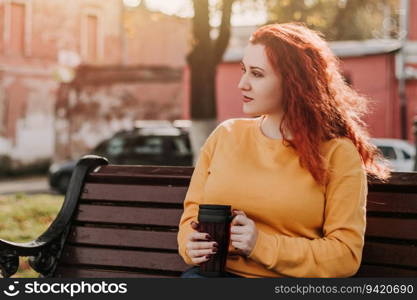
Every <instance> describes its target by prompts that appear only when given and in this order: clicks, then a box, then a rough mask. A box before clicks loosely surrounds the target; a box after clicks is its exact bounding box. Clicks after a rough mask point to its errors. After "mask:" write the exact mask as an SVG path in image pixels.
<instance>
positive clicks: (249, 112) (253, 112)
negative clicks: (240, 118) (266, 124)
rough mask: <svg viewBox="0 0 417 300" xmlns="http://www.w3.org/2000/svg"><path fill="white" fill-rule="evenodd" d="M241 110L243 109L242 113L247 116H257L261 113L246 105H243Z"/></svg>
mask: <svg viewBox="0 0 417 300" xmlns="http://www.w3.org/2000/svg"><path fill="white" fill-rule="evenodd" d="M242 110H243V113H244V114H245V115H246V116H248V117H257V116H260V115H261V114H262V112H260V111H258V110H254V109H248V108H247V107H245V105H244V106H243V109H242Z"/></svg>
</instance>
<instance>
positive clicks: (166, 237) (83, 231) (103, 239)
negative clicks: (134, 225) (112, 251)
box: [68, 226, 178, 251]
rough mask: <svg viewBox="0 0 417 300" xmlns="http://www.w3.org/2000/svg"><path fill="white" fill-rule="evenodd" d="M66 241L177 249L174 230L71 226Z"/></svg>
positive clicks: (99, 244)
mask: <svg viewBox="0 0 417 300" xmlns="http://www.w3.org/2000/svg"><path fill="white" fill-rule="evenodd" d="M68 241H69V242H71V243H82V244H89V245H98V246H116V247H139V248H154V249H155V248H156V249H170V250H175V251H176V250H177V249H178V244H177V233H176V232H158V231H144V230H131V229H114V228H96V227H82V226H77V227H73V228H72V230H71V232H70V235H69V237H68Z"/></svg>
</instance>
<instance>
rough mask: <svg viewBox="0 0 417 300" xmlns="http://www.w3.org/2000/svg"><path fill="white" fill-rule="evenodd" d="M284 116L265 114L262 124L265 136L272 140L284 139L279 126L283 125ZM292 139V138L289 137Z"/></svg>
mask: <svg viewBox="0 0 417 300" xmlns="http://www.w3.org/2000/svg"><path fill="white" fill-rule="evenodd" d="M281 120H282V114H265V115H264V118H263V120H262V122H261V130H262V132H263V134H264V135H265V136H267V137H269V138H271V139H282V135H281V132H280V131H279V125H280V124H281ZM287 138H291V136H287Z"/></svg>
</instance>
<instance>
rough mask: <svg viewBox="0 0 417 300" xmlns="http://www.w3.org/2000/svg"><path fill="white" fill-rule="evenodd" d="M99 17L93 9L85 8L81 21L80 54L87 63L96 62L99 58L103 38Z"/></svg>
mask: <svg viewBox="0 0 417 300" xmlns="http://www.w3.org/2000/svg"><path fill="white" fill-rule="evenodd" d="M101 35H102V32H101V19H100V16H99V13H98V12H97V11H95V10H87V11H85V12H84V14H83V15H82V21H81V54H82V57H83V60H84V61H85V62H87V63H97V62H98V61H99V60H100V58H101V56H102V55H101V53H102V49H103V45H102V43H103V38H102V36H101Z"/></svg>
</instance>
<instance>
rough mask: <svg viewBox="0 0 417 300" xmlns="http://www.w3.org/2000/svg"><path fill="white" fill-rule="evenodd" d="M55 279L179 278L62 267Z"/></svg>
mask: <svg viewBox="0 0 417 300" xmlns="http://www.w3.org/2000/svg"><path fill="white" fill-rule="evenodd" d="M55 277H64V278H65V277H69V278H175V277H177V276H169V275H165V274H161V275H159V274H145V273H139V272H137V273H136V272H125V271H114V270H101V269H85V268H73V267H67V266H64V265H60V266H59V267H58V268H57V270H56V272H55Z"/></svg>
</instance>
